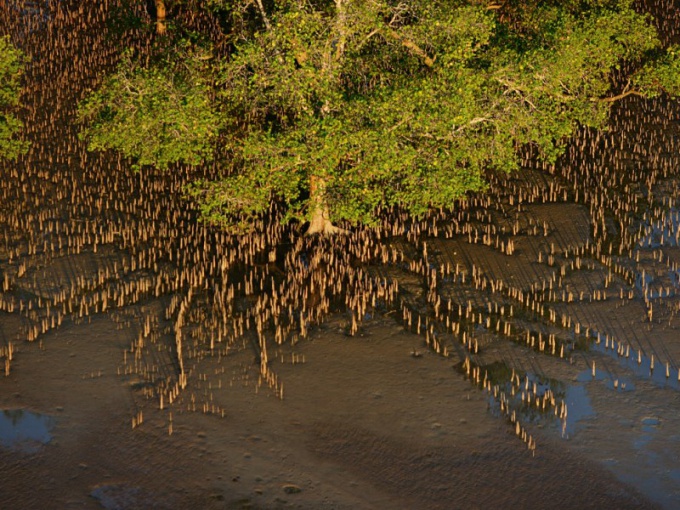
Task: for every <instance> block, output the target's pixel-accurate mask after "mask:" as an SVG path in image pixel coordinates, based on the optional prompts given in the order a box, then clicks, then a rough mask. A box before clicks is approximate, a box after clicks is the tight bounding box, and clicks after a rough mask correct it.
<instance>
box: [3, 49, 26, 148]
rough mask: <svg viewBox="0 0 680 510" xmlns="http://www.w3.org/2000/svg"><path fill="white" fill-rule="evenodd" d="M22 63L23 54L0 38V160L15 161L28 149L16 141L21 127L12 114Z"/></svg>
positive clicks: (21, 142)
mask: <svg viewBox="0 0 680 510" xmlns="http://www.w3.org/2000/svg"><path fill="white" fill-rule="evenodd" d="M24 62H25V57H24V55H23V53H22V52H21V51H20V50H18V49H17V48H15V47H14V46H12V43H11V42H10V41H9V37H0V158H7V159H16V158H17V157H18V156H19V155H20V154H23V153H24V152H26V150H27V149H28V143H27V142H24V141H21V140H17V139H16V135H17V134H18V133H19V131H21V128H22V127H23V125H22V123H21V121H20V120H19V119H18V118H17V117H16V115H15V113H14V112H15V110H16V108H17V106H18V105H19V98H20V96H21V75H22V73H23V68H24Z"/></svg>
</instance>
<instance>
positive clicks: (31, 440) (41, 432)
mask: <svg viewBox="0 0 680 510" xmlns="http://www.w3.org/2000/svg"><path fill="white" fill-rule="evenodd" d="M53 426H54V419H53V418H52V417H51V416H45V415H42V414H37V413H32V412H30V411H25V410H23V409H11V410H3V411H2V413H0V446H2V447H4V448H16V449H20V450H23V451H28V452H33V451H36V450H37V449H38V447H39V445H40V444H47V443H49V442H50V439H52V436H51V435H50V430H51V429H52V427H53Z"/></svg>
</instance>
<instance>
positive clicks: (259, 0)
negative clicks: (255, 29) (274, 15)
mask: <svg viewBox="0 0 680 510" xmlns="http://www.w3.org/2000/svg"><path fill="white" fill-rule="evenodd" d="M255 2H256V3H257V8H258V9H259V11H260V15H261V16H262V21H264V26H265V27H266V28H267V30H271V29H272V25H271V23H270V22H269V17H268V16H267V11H265V10H264V5H263V4H262V0H255Z"/></svg>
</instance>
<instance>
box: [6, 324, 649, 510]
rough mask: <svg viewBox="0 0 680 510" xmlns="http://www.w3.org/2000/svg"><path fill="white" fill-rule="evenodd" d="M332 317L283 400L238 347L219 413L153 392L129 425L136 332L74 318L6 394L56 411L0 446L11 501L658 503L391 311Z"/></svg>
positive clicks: (25, 364) (13, 403)
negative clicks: (501, 413)
mask: <svg viewBox="0 0 680 510" xmlns="http://www.w3.org/2000/svg"><path fill="white" fill-rule="evenodd" d="M338 329H339V323H338V322H337V321H335V322H331V323H329V324H326V325H324V326H322V327H321V328H319V330H318V331H315V332H314V333H313V335H312V337H311V339H310V340H309V341H307V342H304V343H300V344H298V346H296V347H297V348H296V349H295V354H296V356H300V357H302V356H304V363H302V362H300V363H296V364H292V363H283V364H281V367H280V374H281V377H282V379H283V381H284V384H285V392H286V397H285V399H284V400H283V401H282V400H279V399H278V398H276V397H275V396H274V395H273V394H272V393H271V392H269V391H267V390H266V389H260V390H259V391H256V384H255V382H254V380H255V379H256V377H257V374H258V368H257V365H255V364H254V363H253V359H252V354H251V353H248V352H242V353H240V354H237V355H235V358H234V359H231V360H229V363H227V362H226V360H224V361H223V362H222V363H221V364H218V363H214V362H212V363H211V366H210V367H209V368H210V370H211V371H215V370H219V369H222V368H224V369H225V371H224V373H223V374H222V376H221V377H220V379H221V381H222V385H223V388H222V390H219V391H216V392H215V399H216V400H218V401H219V402H220V403H221V404H222V405H224V407H225V409H226V413H225V416H224V418H221V417H217V416H214V415H206V414H203V413H202V412H200V411H196V412H190V411H189V412H187V411H183V410H181V409H179V410H177V408H175V409H174V410H172V411H169V410H167V409H166V410H163V411H161V410H159V409H158V408H157V406H153V405H152V403H151V402H149V403H147V404H145V405H143V409H142V410H143V414H144V423H143V424H142V425H141V426H139V427H137V428H135V429H134V430H132V428H131V425H130V417H131V415H132V414H133V413H132V412H131V409H132V407H133V402H132V400H133V399H134V398H135V393H138V392H139V391H140V389H137V388H138V386H135V383H136V382H138V379H137V378H136V377H134V376H119V375H117V371H118V369H119V368H120V367H121V366H122V364H123V363H122V359H121V350H122V348H123V347H124V346H125V343H126V340H125V333H126V332H125V331H124V330H120V329H117V328H116V324H115V323H114V322H113V321H112V320H110V319H109V318H107V317H103V316H101V317H93V318H92V322H91V324H82V325H67V326H65V327H63V328H62V329H60V330H59V331H55V332H53V333H50V334H49V335H47V336H46V337H45V338H44V339H43V349H40V348H39V347H38V345H35V344H33V345H28V344H26V345H24V346H22V347H21V351H20V356H19V357H18V358H17V362H16V364H13V367H14V370H15V374H13V375H11V376H10V377H9V378H7V379H5V380H4V381H3V392H2V393H1V394H0V407H1V408H3V409H12V408H22V409H30V410H32V411H34V412H37V413H42V414H45V415H49V416H52V417H53V419H54V426H53V428H52V429H51V431H50V433H51V435H52V438H51V440H50V441H49V442H48V443H47V444H45V445H43V446H41V447H39V449H38V450H37V451H35V452H33V453H24V452H22V451H20V449H19V450H17V449H16V448H18V447H19V445H15V448H14V449H9V450H8V449H0V465H1V466H2V472H3V476H2V478H0V492H2V494H3V501H4V503H3V504H4V505H8V506H6V508H101V507H104V508H190V507H193V508H309V509H313V508H346V509H350V508H384V509H389V508H489V507H494V508H513V507H520V508H653V505H652V504H650V503H649V502H648V501H647V500H646V499H645V498H644V497H643V496H641V495H640V494H639V493H638V492H636V491H635V490H634V489H632V488H631V487H630V486H626V485H624V484H622V483H621V482H619V481H617V480H616V479H615V478H614V476H613V475H611V474H610V473H609V472H607V470H606V469H604V468H603V467H602V466H599V465H598V464H597V463H595V462H593V461H592V460H589V459H587V458H586V456H585V455H583V454H581V453H579V452H578V451H575V450H574V449H573V448H570V447H568V445H567V444H566V443H564V442H563V441H562V440H560V439H558V438H554V437H553V438H550V437H548V438H546V440H545V441H541V442H540V448H538V449H537V450H536V453H535V456H532V455H531V452H529V451H528V450H527V448H526V446H525V445H524V444H523V443H522V442H521V441H519V440H518V439H517V438H516V437H515V436H514V435H513V434H512V433H511V430H510V429H509V427H508V426H507V425H506V424H505V423H504V422H503V421H501V420H499V419H497V418H495V417H494V416H493V415H492V414H491V413H490V412H489V411H488V410H487V398H486V396H485V394H484V393H483V392H480V391H478V390H477V389H475V388H473V387H471V386H470V384H469V383H468V382H467V381H465V380H464V379H463V378H461V377H460V375H459V374H458V373H457V372H456V371H455V370H454V368H453V363H452V362H451V360H447V359H443V358H441V357H439V356H437V355H435V354H433V353H431V352H430V351H428V350H425V349H423V348H422V347H423V346H422V339H421V338H419V337H416V336H414V335H410V334H407V333H404V332H403V330H402V328H400V327H398V326H397V325H395V324H394V323H393V322H392V321H390V320H389V319H385V320H380V321H376V322H375V323H373V324H370V325H368V326H367V327H366V330H365V333H364V335H363V336H359V337H356V338H349V337H347V336H345V335H344V334H343V333H342V332H340V331H338ZM414 350H416V351H418V352H419V353H422V356H420V357H414V356H413V351H414ZM286 354H289V353H286ZM286 354H284V357H285V356H286ZM205 369H206V370H207V369H208V367H205ZM248 376H250V380H249V379H248ZM212 382H213V383H215V378H213V379H212ZM191 391H195V390H194V389H192V390H190V392H191ZM190 399H191V397H190V396H187V398H186V399H185V400H187V401H190ZM170 412H172V435H169V431H168V426H169V423H170V422H169V414H170ZM298 488H299V490H300V492H293V493H289V492H292V491H297V490H298Z"/></svg>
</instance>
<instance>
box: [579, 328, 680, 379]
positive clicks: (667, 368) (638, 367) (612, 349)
mask: <svg viewBox="0 0 680 510" xmlns="http://www.w3.org/2000/svg"><path fill="white" fill-rule="evenodd" d="M592 337H593V339H594V340H595V341H593V342H591V343H590V349H592V350H593V351H596V352H599V353H600V354H605V355H607V356H608V357H609V358H612V359H615V360H617V361H618V362H619V364H620V365H621V366H623V367H625V368H627V369H628V370H630V371H631V372H632V373H633V374H634V375H635V376H636V377H639V378H640V379H646V380H648V381H651V382H653V383H654V384H655V385H656V386H659V387H661V388H671V389H674V390H680V375H678V368H676V367H675V366H671V365H670V364H668V365H667V364H665V363H662V362H659V360H658V359H653V358H652V357H649V356H646V355H645V354H643V353H642V352H639V351H634V350H633V349H621V350H619V347H620V344H618V343H617V342H616V341H615V340H614V339H611V340H609V339H607V340H605V341H603V339H604V335H601V334H600V333H598V332H593V333H592ZM624 352H625V354H624ZM609 378H610V376H609V375H608V374H606V373H600V370H596V373H595V377H594V378H593V375H592V373H591V371H590V370H586V371H584V372H582V373H580V374H579V375H578V380H579V381H580V382H585V381H587V380H593V379H595V380H605V379H609ZM622 379H625V378H622ZM624 383H625V387H623V388H621V387H620V385H619V384H617V386H618V387H619V389H623V390H629V389H632V388H631V387H633V383H632V381H630V380H629V379H625V380H624Z"/></svg>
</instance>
